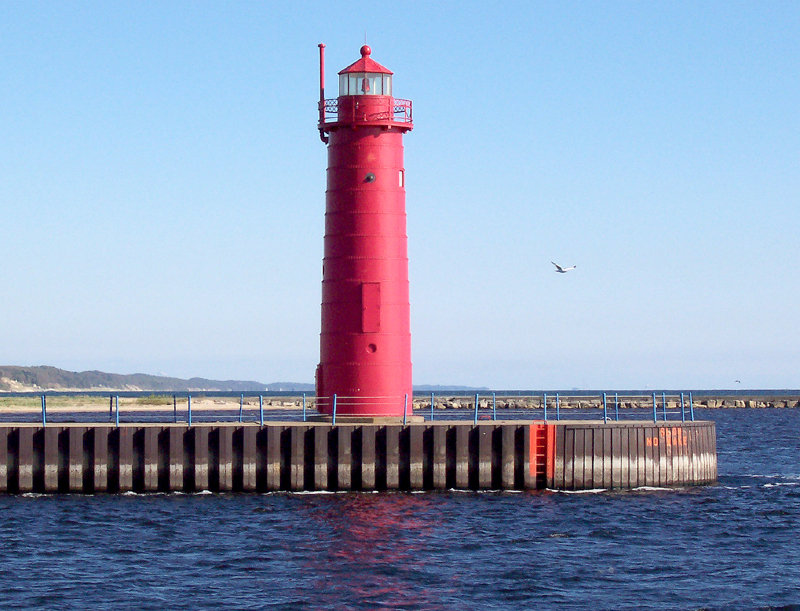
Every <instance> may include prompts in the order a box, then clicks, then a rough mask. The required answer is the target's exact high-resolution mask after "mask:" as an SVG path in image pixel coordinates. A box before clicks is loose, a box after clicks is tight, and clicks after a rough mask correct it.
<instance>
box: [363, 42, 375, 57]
mask: <svg viewBox="0 0 800 611" xmlns="http://www.w3.org/2000/svg"><path fill="white" fill-rule="evenodd" d="M370 53H372V49H370V48H369V46H367V45H364V46H363V47H361V57H366V56H367V55H369V54H370Z"/></svg>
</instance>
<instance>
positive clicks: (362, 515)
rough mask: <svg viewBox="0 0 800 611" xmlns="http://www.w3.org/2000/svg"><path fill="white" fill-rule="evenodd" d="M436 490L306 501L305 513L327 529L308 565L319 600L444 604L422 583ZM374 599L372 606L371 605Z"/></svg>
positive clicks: (386, 605) (379, 605) (388, 605)
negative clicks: (318, 551)
mask: <svg viewBox="0 0 800 611" xmlns="http://www.w3.org/2000/svg"><path fill="white" fill-rule="evenodd" d="M435 504H436V496H435V495H421V494H344V495H336V496H334V497H333V498H330V497H325V498H320V499H319V500H318V501H317V500H316V499H315V500H312V501H311V502H310V505H311V507H310V511H309V514H310V518H311V519H312V520H314V521H315V522H316V523H317V526H318V527H319V528H322V529H328V530H329V532H330V540H329V542H328V545H327V549H325V550H324V553H323V554H321V555H320V556H318V557H315V558H314V561H312V562H311V563H310V565H309V568H310V569H311V571H312V572H313V573H314V574H315V575H316V576H317V579H316V581H317V584H316V587H317V588H318V591H319V592H320V601H319V602H323V601H326V600H343V599H348V600H358V601H361V602H363V603H369V604H370V606H371V608H375V609H398V608H401V607H405V608H407V607H408V606H409V605H411V606H415V607H416V606H420V607H422V606H424V608H427V609H440V608H441V609H444V608H446V607H445V606H444V605H442V604H441V596H442V594H443V593H446V592H442V590H441V588H439V589H438V590H437V592H435V593H434V591H432V590H431V589H429V588H427V587H425V585H424V584H425V579H426V571H427V567H426V562H425V558H427V557H430V555H429V548H430V546H431V545H435V543H434V542H432V541H431V537H432V534H433V531H434V530H435V527H436V525H435V523H434V522H433V521H432V516H431V515H430V513H429V510H430V509H431V508H432V507H433V506H435ZM372 605H374V606H372Z"/></svg>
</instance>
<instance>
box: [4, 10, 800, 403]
mask: <svg viewBox="0 0 800 611" xmlns="http://www.w3.org/2000/svg"><path fill="white" fill-rule="evenodd" d="M798 32H800V3H797V2H780V1H774V2H736V1H725V2H714V1H709V2H698V3H689V2H685V3H684V2H614V1H610V2H602V3H601V2H557V3H556V2H534V1H525V2H515V1H504V2H487V1H486V0H483V1H468V0H467V1H465V0H462V1H459V2H455V1H453V2H414V1H410V2H406V3H400V4H398V3H395V2H392V3H389V2H386V3H380V2H342V3H331V2H291V3H287V2H203V1H192V2H179V1H176V2H169V3H164V2H138V1H137V2H88V1H82V2H69V1H66V2H59V3H45V2H37V3H33V2H4V3H0V211H2V215H1V216H0V266H1V268H2V272H0V283H2V284H1V286H2V293H0V295H1V296H0V364H5V365H52V366H56V367H60V368H63V369H68V370H72V371H83V370H93V369H98V370H101V371H108V372H114V373H151V374H165V375H170V376H177V377H192V376H202V377H207V378H214V379H244V380H257V381H261V382H264V383H269V382H275V381H293V382H311V381H312V380H313V375H314V368H315V366H316V363H317V362H318V359H319V328H320V299H321V278H322V246H323V233H324V206H325V196H324V193H325V166H326V151H325V147H324V145H323V144H322V143H321V142H320V140H319V136H318V132H317V129H316V121H317V110H316V108H317V99H318V96H319V93H318V87H319V82H318V74H319V68H318V57H319V56H318V48H317V44H318V43H320V42H324V43H325V44H326V45H327V47H326V68H327V75H326V76H327V83H328V89H327V97H335V96H336V72H338V70H340V69H342V68H344V67H346V66H347V65H349V64H350V63H351V62H353V61H355V60H356V59H358V58H359V48H360V46H361V45H362V44H363V43H364V40H365V37H366V41H367V42H368V43H369V45H370V46H371V47H372V57H373V58H374V59H375V60H377V61H378V62H380V63H381V64H383V65H384V66H387V67H388V68H389V69H391V70H392V71H393V72H394V73H395V76H394V94H395V96H397V97H399V98H405V99H410V100H412V101H413V105H414V130H413V131H412V132H410V133H408V134H407V135H406V136H405V138H404V145H405V165H406V191H407V196H406V206H407V213H408V244H409V260H410V281H411V318H412V320H411V325H412V326H411V333H412V361H413V367H414V383H415V384H459V385H469V386H485V387H489V388H495V389H512V388H525V389H572V388H582V389H590V388H591V389H632V388H635V389H658V388H673V389H693V388H713V389H727V388H798V387H800V324H798V314H797V312H798V304H800V282H798V280H799V279H800V119H798V116H799V115H800V113H798V108H800V36H798ZM551 261H555V262H558V263H560V264H562V265H577V268H576V269H575V270H574V271H571V272H569V273H567V274H557V273H554V268H553V266H552V265H551V263H550V262H551ZM736 380H739V381H740V382H736Z"/></svg>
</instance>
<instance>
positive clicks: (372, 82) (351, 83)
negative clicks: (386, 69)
mask: <svg viewBox="0 0 800 611" xmlns="http://www.w3.org/2000/svg"><path fill="white" fill-rule="evenodd" d="M339 95H340V96H342V95H392V75H391V74H382V73H380V72H349V73H347V74H340V75H339Z"/></svg>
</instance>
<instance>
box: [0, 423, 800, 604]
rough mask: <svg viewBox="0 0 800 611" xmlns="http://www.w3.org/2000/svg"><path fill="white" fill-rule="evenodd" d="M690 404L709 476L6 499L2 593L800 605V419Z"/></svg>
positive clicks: (196, 600)
mask: <svg viewBox="0 0 800 611" xmlns="http://www.w3.org/2000/svg"><path fill="white" fill-rule="evenodd" d="M696 415H697V416H698V417H699V418H712V419H714V420H716V421H717V434H718V449H719V471H720V482H719V484H718V485H716V486H711V487H706V488H693V489H686V490H679V491H671V490H638V491H628V492H617V493H611V492H598V493H582V494H566V493H553V492H535V493H534V492H532V493H483V494H476V493H466V492H448V493H422V494H404V493H397V494H386V493H379V494H351V493H348V494H265V495H213V494H199V495H181V494H170V495H158V494H156V495H119V496H111V495H109V496H94V497H85V496H72V495H64V496H44V495H23V496H6V497H0V512H2V516H3V520H2V522H0V541H2V544H1V545H0V602H2V607H3V608H11V607H17V608H49V609H56V608H58V609H86V608H100V609H109V608H141V609H159V610H161V609H166V608H170V609H211V608H220V607H230V608H236V609H256V608H270V609H342V608H358V609H509V608H532V607H543V608H551V607H559V608H593V609H595V608H600V609H608V608H643V607H644V608H654V609H693V608H711V609H729V608H734V609H739V608H744V609H751V608H774V607H781V606H790V605H800V541H799V540H798V534H800V458H799V457H800V433H799V432H798V426H797V417H798V413H797V412H796V411H794V410H788V409H786V410H744V409H742V410H713V411H707V412H704V411H701V410H697V414H696ZM794 608H800V607H794Z"/></svg>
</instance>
